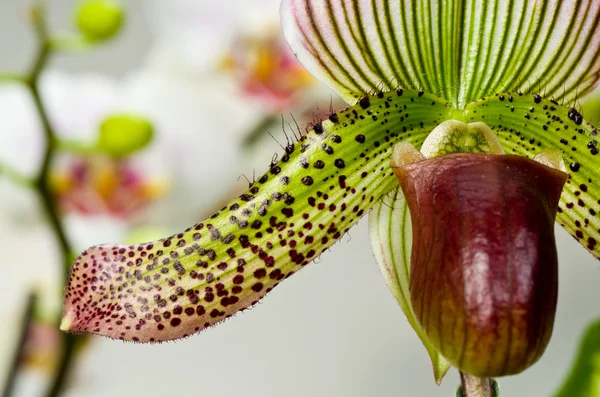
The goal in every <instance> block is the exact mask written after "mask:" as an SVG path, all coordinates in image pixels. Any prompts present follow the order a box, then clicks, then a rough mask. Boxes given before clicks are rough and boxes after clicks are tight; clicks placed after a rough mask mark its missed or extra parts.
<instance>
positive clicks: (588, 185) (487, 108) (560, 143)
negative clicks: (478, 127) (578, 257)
mask: <svg viewBox="0 0 600 397" xmlns="http://www.w3.org/2000/svg"><path fill="white" fill-rule="evenodd" d="M465 113H466V115H467V118H468V119H469V121H482V122H484V123H487V124H488V125H489V126H490V127H491V128H492V130H493V131H494V132H495V133H496V135H497V136H498V138H499V139H500V142H502V145H503V146H504V149H505V150H506V152H507V153H513V154H519V155H522V156H526V157H529V158H533V157H535V155H536V154H538V153H539V152H540V151H541V150H542V149H544V148H551V149H557V150H560V151H561V153H562V156H563V159H564V161H565V163H566V164H567V172H568V173H569V180H568V181H567V184H566V185H565V187H564V190H563V194H562V196H561V202H560V205H559V211H558V216H557V222H558V223H560V224H561V225H562V226H563V227H564V228H565V229H566V230H567V231H568V232H569V233H570V234H571V235H573V237H575V238H576V239H577V240H578V241H579V242H580V243H581V244H582V245H583V246H584V247H586V248H587V249H588V250H589V251H590V252H591V253H592V254H593V255H594V256H595V257H596V258H600V167H599V164H600V155H599V154H598V152H599V150H600V145H599V144H598V143H597V140H598V129H597V128H595V127H594V126H592V125H591V124H589V123H587V122H585V121H584V120H583V117H582V116H581V114H580V113H579V112H578V111H577V110H576V109H574V108H570V107H568V106H564V105H561V104H559V103H558V102H556V101H553V100H548V99H543V98H542V97H540V96H539V95H518V94H515V95H511V94H498V95H495V96H493V97H489V98H485V99H481V100H479V101H476V102H474V103H472V104H470V105H469V106H467V108H466V109H465Z"/></svg>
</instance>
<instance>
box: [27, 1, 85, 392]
mask: <svg viewBox="0 0 600 397" xmlns="http://www.w3.org/2000/svg"><path fill="white" fill-rule="evenodd" d="M31 20H32V23H33V27H34V29H35V33H36V38H37V42H38V49H37V55H36V57H35V60H34V62H33V65H32V67H31V69H30V72H29V74H28V77H27V79H26V80H25V84H26V87H27V88H28V89H29V91H30V93H31V95H32V97H33V101H34V104H35V108H36V111H37V113H38V116H39V118H40V121H41V124H42V128H43V132H44V139H45V142H44V145H45V149H44V157H43V160H42V166H41V168H40V170H39V173H38V175H37V177H36V180H35V187H36V191H37V193H38V195H39V197H40V199H41V202H42V205H43V207H44V211H45V212H46V215H47V216H48V220H49V221H50V226H51V227H52V230H53V232H54V234H55V235H56V238H57V240H58V245H59V248H60V253H61V256H62V258H61V263H62V274H63V282H64V283H65V284H66V283H67V281H68V271H69V267H70V264H71V255H72V253H73V250H72V248H71V245H70V243H69V240H68V238H67V235H66V232H65V227H64V225H63V222H62V220H61V218H60V216H59V210H58V206H57V203H56V201H55V200H54V197H53V195H52V191H51V188H50V183H49V179H50V178H49V173H50V167H51V165H52V163H53V160H54V156H55V154H56V150H57V147H58V145H57V138H56V134H55V133H54V130H53V128H52V125H51V123H50V119H49V117H48V113H47V112H46V108H45V107H44V103H43V100H42V97H41V95H40V91H39V77H40V75H41V73H42V71H43V70H44V68H45V67H46V65H47V63H48V61H49V59H50V56H51V54H52V51H51V43H50V39H49V35H48V28H47V25H46V19H45V10H44V7H43V6H42V5H41V4H37V5H34V6H33V7H32V8H31ZM57 320H59V321H60V319H57ZM61 338H62V340H61V347H62V349H61V355H60V357H59V361H58V364H57V368H56V372H55V374H54V376H53V378H52V381H51V384H50V385H49V388H48V390H47V391H46V393H45V395H46V397H56V396H58V395H59V394H60V393H61V392H62V390H63V389H64V385H65V382H66V380H67V375H68V373H69V372H70V369H71V366H72V364H73V353H74V350H75V345H76V342H77V338H76V337H75V336H74V335H71V334H66V333H62V334H61Z"/></svg>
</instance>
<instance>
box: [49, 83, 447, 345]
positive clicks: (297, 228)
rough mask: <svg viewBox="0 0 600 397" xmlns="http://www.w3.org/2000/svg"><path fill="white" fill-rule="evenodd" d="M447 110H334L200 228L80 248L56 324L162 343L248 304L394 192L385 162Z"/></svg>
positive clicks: (376, 102)
mask: <svg viewBox="0 0 600 397" xmlns="http://www.w3.org/2000/svg"><path fill="white" fill-rule="evenodd" d="M451 114H452V111H451V107H450V105H449V104H448V103H447V102H445V101H442V100H440V99H439V98H438V97H437V96H435V95H431V94H423V93H421V92H415V91H397V92H396V91H394V92H389V93H387V94H379V95H377V96H373V97H365V98H363V99H362V100H361V101H360V102H359V104H357V105H356V106H354V107H351V108H349V109H347V110H345V111H342V112H339V113H336V114H332V115H331V116H330V117H329V119H328V120H325V121H323V122H322V123H317V124H315V125H313V127H312V130H311V131H309V132H308V133H306V134H305V135H304V136H303V137H302V138H301V139H300V141H299V142H296V143H290V144H289V145H288V146H287V147H286V148H285V149H286V150H285V153H284V154H283V155H282V157H281V159H280V160H279V161H277V162H273V163H272V165H271V166H270V169H269V170H268V172H267V173H266V174H264V175H263V176H262V177H260V178H258V180H257V181H255V182H254V183H253V184H252V186H251V187H250V189H249V190H248V191H247V192H246V193H244V194H243V195H241V196H240V197H239V198H238V199H236V200H234V201H233V202H231V203H230V204H228V205H227V206H226V207H224V208H223V209H222V210H221V211H219V212H218V213H216V214H214V215H213V216H212V217H210V218H209V219H207V220H205V221H204V222H202V223H199V224H197V225H195V226H192V227H190V228H188V229H187V230H185V231H183V232H181V233H178V234H175V235H173V236H171V237H168V238H165V239H161V240H158V241H154V242H151V243H146V244H139V245H104V246H97V247H92V248H90V249H88V250H86V251H85V252H83V253H82V254H81V256H80V257H79V258H78V259H77V261H76V262H75V264H74V266H73V268H72V269H71V275H70V281H69V284H68V286H67V289H66V298H65V306H64V313H63V321H62V324H61V329H63V330H71V331H74V332H87V333H94V334H101V335H105V336H109V337H112V338H117V339H124V340H133V341H140V342H159V341H164V340H170V339H177V338H182V337H185V336H188V335H191V334H193V333H196V332H199V331H201V330H203V329H205V328H207V327H209V326H211V325H214V324H216V323H218V322H220V321H222V320H224V319H225V318H227V317H229V316H231V315H233V314H234V313H236V312H237V311H239V310H242V309H244V308H247V307H249V306H252V305H253V304H254V303H256V302H257V301H258V300H260V299H261V298H262V297H263V296H264V295H265V294H266V293H267V292H269V291H270V290H272V289H273V288H274V287H275V286H277V285H278V284H279V283H280V282H281V281H282V280H283V279H285V278H287V277H289V276H291V275H292V274H294V273H295V272H297V271H298V270H300V269H301V268H302V267H303V266H305V265H307V264H308V263H309V262H311V261H312V260H313V259H315V258H316V257H318V256H319V255H320V254H321V253H322V252H323V251H324V250H325V249H326V248H328V247H329V246H331V244H333V243H334V242H335V241H337V240H338V239H339V238H340V237H341V236H342V235H343V234H344V233H346V232H347V231H348V229H349V228H350V227H352V226H353V225H354V224H355V223H356V222H357V221H358V220H359V219H360V218H361V217H362V216H364V215H365V214H366V213H367V212H368V211H369V210H370V209H371V208H372V207H373V206H374V205H375V204H376V203H377V201H378V200H379V199H380V198H381V197H382V196H383V195H385V194H386V193H387V192H389V191H390V190H392V189H393V188H395V187H397V181H396V177H395V176H394V174H393V173H392V171H391V169H390V167H389V157H390V154H391V151H392V148H393V146H394V145H395V144H396V143H397V142H400V141H409V142H412V143H413V144H415V145H419V146H420V144H421V143H422V142H423V140H424V139H425V137H426V136H427V134H428V133H429V132H430V131H431V130H432V129H433V128H434V127H435V126H436V125H438V124H439V123H441V122H442V121H444V120H446V119H447V118H449V117H450V115H451ZM199 166H200V164H199ZM206 188H210V186H206ZM189 199H190V200H193V199H194V198H193V197H190V198H189Z"/></svg>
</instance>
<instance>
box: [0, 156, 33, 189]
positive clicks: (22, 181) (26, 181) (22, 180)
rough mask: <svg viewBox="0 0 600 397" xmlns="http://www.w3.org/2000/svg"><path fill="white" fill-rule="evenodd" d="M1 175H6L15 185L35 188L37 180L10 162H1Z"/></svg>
mask: <svg viewBox="0 0 600 397" xmlns="http://www.w3.org/2000/svg"><path fill="white" fill-rule="evenodd" d="M0 177H5V178H6V179H8V180H9V181H11V182H12V183H14V184H15V185H18V186H21V187H24V188H33V187H34V184H35V181H34V180H33V179H32V178H30V177H28V176H27V175H23V174H22V173H21V172H20V171H18V170H16V169H14V168H13V167H11V166H9V165H8V164H4V163H1V162H0Z"/></svg>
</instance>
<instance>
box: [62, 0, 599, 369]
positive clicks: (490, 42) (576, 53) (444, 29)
mask: <svg viewBox="0 0 600 397" xmlns="http://www.w3.org/2000/svg"><path fill="white" fill-rule="evenodd" d="M281 12H282V21H283V28H284V34H285V35H286V37H287V40H288V42H289V44H290V46H291V48H292V50H293V51H294V52H295V53H296V55H297V56H298V58H299V60H300V61H301V62H302V63H303V64H304V65H305V67H306V68H307V69H308V70H309V71H310V72H312V73H313V75H315V76H316V77H317V78H319V79H321V80H323V81H324V82H326V83H327V84H328V85H329V86H330V88H332V89H333V90H334V91H335V92H337V93H338V94H340V95H341V96H342V97H343V98H345V99H346V100H347V101H348V102H349V104H350V105H351V107H350V108H348V109H346V110H344V111H341V112H337V113H332V114H331V115H330V116H329V117H328V118H327V119H325V120H323V121H321V122H316V123H313V124H311V125H310V126H309V130H308V131H307V132H306V133H305V134H304V135H303V136H302V137H301V138H300V139H298V141H297V142H290V143H289V144H288V145H287V146H286V147H285V151H284V153H283V154H282V155H281V158H280V159H279V161H274V162H273V163H272V164H271V166H270V168H269V170H268V171H267V172H266V173H265V174H264V175H263V176H261V177H259V178H257V179H256V180H255V181H254V182H253V183H252V186H251V187H250V188H249V190H248V191H247V192H246V193H244V194H242V195H241V196H240V197H239V198H238V199H237V200H234V201H233V202H231V203H229V204H228V205H227V206H225V207H223V208H222V209H221V211H219V212H217V213H215V214H214V215H213V216H211V217H210V218H209V219H207V220H206V221H204V222H201V223H197V224H195V225H194V226H191V227H189V228H188V229H186V230H185V231H183V232H181V233H178V234H175V235H173V236H170V237H167V238H164V239H161V240H158V241H153V242H149V243H145V244H141V245H104V246H95V247H92V248H90V249H88V250H86V251H84V252H83V253H82V254H81V256H80V257H79V258H78V259H77V261H76V263H75V264H74V266H73V268H72V271H71V278H70V282H69V285H68V286H67V289H66V298H65V307H64V314H63V321H62V324H61V328H62V329H63V330H70V331H74V332H87V333H94V334H100V335H105V336H108V337H111V338H115V339H122V340H131V341H136V342H161V341H165V340H173V339H178V338H183V337H186V336H190V335H192V334H194V333H197V332H199V331H202V330H203V329H206V328H208V327H210V326H212V325H215V324H217V323H219V322H221V321H223V320H224V319H225V318H228V317H230V316H231V315H233V314H234V313H236V312H238V311H240V310H243V309H245V308H247V307H249V306H251V305H253V304H254V303H256V302H258V301H259V300H260V299H261V298H262V297H263V296H264V295H265V294H266V293H268V292H269V291H271V290H272V289H273V288H274V287H275V286H277V285H278V284H279V283H280V282H281V281H282V280H284V279H286V278H287V277H289V276H291V275H292V274H294V273H295V272H297V271H298V270H300V269H301V268H302V267H303V266H305V265H307V264H308V263H310V262H311V261H312V260H313V259H315V258H316V257H318V256H319V255H320V254H321V253H322V252H323V251H324V250H325V249H327V248H328V247H330V246H331V245H332V244H333V243H334V242H336V241H337V240H338V239H340V237H341V236H343V235H344V234H345V233H346V232H347V231H348V230H349V229H350V228H351V227H352V226H353V225H354V224H355V223H356V222H357V221H358V219H360V218H361V217H362V216H364V215H366V214H367V213H369V211H371V212H370V224H371V237H372V245H373V247H374V251H375V256H376V257H377V260H378V262H379V264H380V267H381V269H382V272H383V274H384V277H385V278H386V281H387V282H388V285H389V286H390V289H391V290H392V292H393V293H394V295H395V296H396V298H397V299H398V302H399V303H400V305H401V307H402V309H403V310H404V312H405V314H406V316H407V318H408V319H409V321H410V322H411V325H412V326H413V328H414V329H415V330H416V331H417V333H418V334H419V335H420V337H421V339H422V340H423V342H424V344H425V346H426V347H427V349H428V351H429V354H430V356H431V358H432V361H433V363H434V368H435V372H436V378H437V379H438V380H439V379H440V378H441V376H442V375H443V374H444V373H445V371H446V370H447V368H448V365H449V364H448V361H449V362H450V363H452V364H453V365H455V366H456V367H458V368H459V369H461V370H463V371H466V372H468V373H472V374H475V375H478V376H499V375H506V374H512V373H516V372H520V371H522V370H523V369H525V368H527V367H528V366H529V365H531V364H533V363H534V362H535V361H536V360H537V359H538V358H539V356H540V355H541V354H542V352H543V350H544V348H545V345H546V344H547V342H548V340H549V338H550V334H551V330H552V322H553V317H554V307H555V303H556V249H555V246H554V235H553V231H552V223H553V221H554V218H555V216H556V220H557V221H558V223H560V224H561V225H562V226H564V227H565V228H566V230H567V231H569V233H571V234H572V235H573V236H574V237H575V238H576V239H577V240H578V241H579V242H580V243H581V244H582V245H583V246H584V247H585V248H587V249H588V250H589V251H590V252H591V253H592V254H593V255H595V256H596V257H600V244H599V243H598V241H599V239H600V215H599V212H600V208H599V207H600V191H599V189H598V185H597V183H598V178H599V177H600V175H599V173H600V169H599V167H598V166H597V165H596V164H597V159H598V158H600V157H598V148H597V143H596V140H595V137H596V135H597V129H596V128H595V127H594V126H592V125H591V124H589V123H587V122H586V121H585V120H584V118H583V115H582V114H581V113H580V111H579V110H578V107H577V99H578V98H580V97H582V96H583V95H585V94H587V93H588V92H589V91H591V90H592V89H593V87H594V86H595V85H596V84H597V82H598V80H599V79H600V31H598V29H597V27H598V24H599V23H600V2H599V1H598V0H588V1H579V2H575V1H566V2H556V1H550V0H546V1H544V0H539V1H536V2H526V1H508V2H502V1H475V0H474V1H467V2H464V1H445V2H437V1H430V2H425V1H403V0H394V1H382V2H373V1H368V0H332V1H327V2H324V1H320V0H319V1H318V0H284V1H283V4H282V9H281ZM452 120H454V121H452ZM448 122H450V123H452V124H450V125H451V127H450V128H448V125H449V124H447V123H448ZM465 123H469V124H467V125H465ZM484 123H485V124H484ZM440 129H442V130H444V129H445V132H444V131H442V134H441V135H435V134H439V133H440ZM432 131H433V132H434V135H430V134H432ZM426 139H427V142H426ZM401 142H404V143H403V144H402V146H400V147H396V145H397V144H398V143H401ZM424 142H426V144H425V145H423V143H424ZM406 144H412V145H414V146H416V147H421V146H422V145H423V148H421V150H422V152H423V153H422V154H421V153H418V152H416V150H415V151H414V152H411V150H412V149H410V148H408V149H407V146H406ZM395 147H396V149H394V148H395ZM392 152H394V153H395V154H398V153H399V152H400V155H399V156H392ZM455 152H468V153H469V154H453V153H455ZM503 152H506V153H509V154H506V155H504V154H501V153H503ZM482 153H483V154H482ZM390 156H392V167H390ZM406 156H408V157H406ZM519 156H521V157H519ZM425 157H429V158H430V159H425ZM407 158H408V160H409V161H406V159H407ZM534 158H536V159H537V160H538V162H534V161H532V160H531V159H534ZM563 160H564V163H563ZM409 163H410V164H409ZM540 163H542V164H540ZM544 164H545V165H544ZM564 164H566V167H563V166H562V165H564ZM548 165H550V166H548ZM439 171H443V172H441V173H440V172H439ZM567 173H568V175H567ZM396 176H398V179H399V180H400V184H399V182H398V179H397V178H396ZM567 178H568V180H567ZM565 182H566V183H565ZM563 183H564V187H563ZM400 185H401V186H400ZM401 189H402V190H401ZM440 189H441V190H440ZM402 191H403V192H404V194H405V195H406V201H408V207H409V208H410V213H411V217H412V218H414V219H415V227H414V229H413V227H412V226H411V224H410V222H409V220H410V218H411V217H409V216H408V210H407V204H406V203H405V200H404V198H403V196H404V195H403V194H402ZM561 193H562V194H561ZM559 194H561V195H560V201H559V198H558V196H559ZM386 197H388V198H390V197H391V198H392V202H391V205H390V203H389V199H388V202H387V203H386V202H384V201H383V199H384V198H386ZM444 197H445V198H446V199H444ZM190 199H193V198H190ZM443 203H447V204H448V209H451V210H452V211H454V213H451V212H450V211H437V210H438V208H439V206H440V205H442V204H443ZM436 212H437V213H436ZM502 219H505V220H506V222H504V223H502V222H501V221H502ZM436 222H440V223H439V224H438V223H436ZM440 225H444V226H446V225H448V227H447V228H444V227H440ZM496 226H497V227H496ZM411 230H414V231H416V233H415V241H414V242H413V243H412V246H413V251H414V254H413V257H412V265H411V266H412V268H411V269H410V272H411V274H413V276H414V277H412V278H411V279H410V280H409V268H408V263H410V262H411V255H410V254H411V252H410V251H411V250H410V245H411V240H412V237H411ZM453 233H454V234H453ZM456 234H458V235H459V236H460V238H453V236H455V235H456ZM428 255H429V257H430V258H433V259H432V261H433V262H431V263H430V262H428ZM409 284H410V286H409ZM432 288H433V289H432ZM409 294H410V298H409V297H408V295H409ZM478 340H480V341H481V342H482V343H481V344H478ZM493 346H496V347H497V349H495V350H493V351H492V350H491V349H492V347H493ZM442 354H443V356H442Z"/></svg>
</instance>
